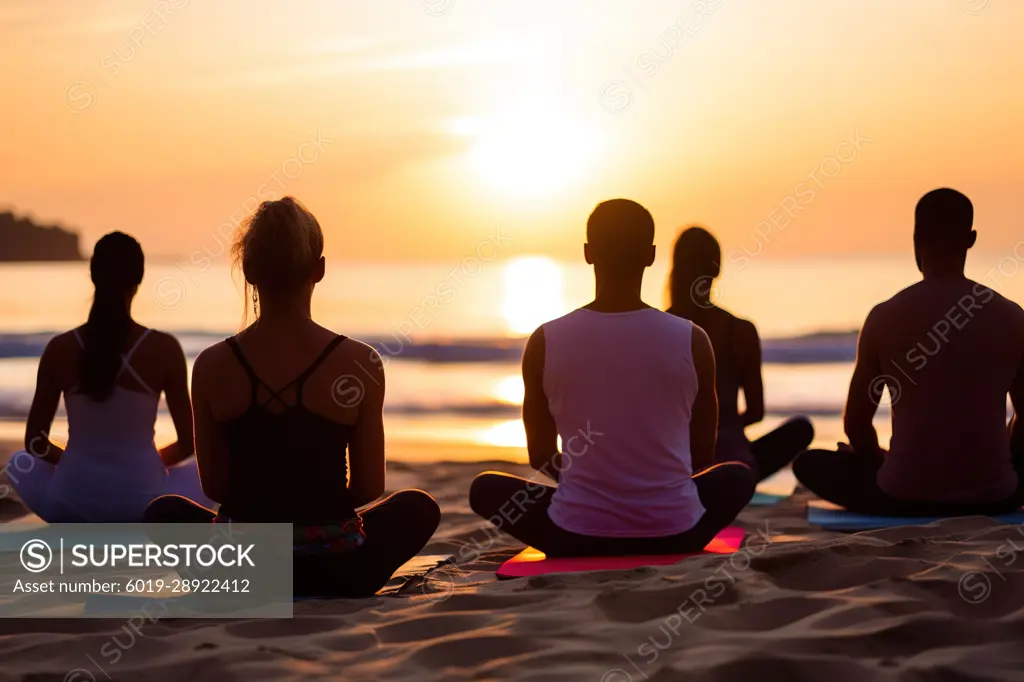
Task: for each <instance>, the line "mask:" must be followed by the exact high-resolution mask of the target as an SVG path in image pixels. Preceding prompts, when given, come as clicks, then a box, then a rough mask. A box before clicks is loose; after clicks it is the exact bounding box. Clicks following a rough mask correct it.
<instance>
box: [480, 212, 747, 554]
mask: <svg viewBox="0 0 1024 682" xmlns="http://www.w3.org/2000/svg"><path fill="white" fill-rule="evenodd" d="M583 253H584V256H585V258H586V261H587V263H589V264H591V265H593V266H594V278H595V281H596V294H595V297H594V300H593V301H592V302H591V303H589V304H587V305H586V306H584V307H582V308H579V309H578V310H574V311H573V312H571V313H569V314H568V315H565V316H563V317H560V318H558V319H556V320H552V321H551V322H547V323H545V324H544V325H542V326H541V327H540V328H539V329H537V331H535V332H534V333H533V335H532V336H531V337H530V339H529V341H528V342H527V344H526V349H525V351H524V353H523V383H524V385H525V396H524V399H523V426H524V427H525V429H526V441H527V449H528V451H529V457H530V465H531V466H532V467H533V468H535V469H536V470H537V471H539V472H541V473H544V474H545V475H547V476H549V477H551V478H552V479H554V480H556V481H557V482H558V486H557V487H555V486H551V485H546V484H544V483H539V482H535V481H529V480H526V479H523V478H519V477H517V476H511V475H508V474H503V473H498V472H485V473H482V474H480V475H479V476H477V477H476V479H475V480H474V481H473V483H472V485H471V487H470V492H469V501H470V506H471V507H472V508H473V510H474V511H475V512H476V513H477V514H479V515H480V516H483V517H484V518H486V519H488V520H490V521H491V522H492V523H495V524H496V525H498V526H499V527H500V528H501V529H502V530H505V531H506V532H507V533H509V534H511V535H512V536H513V537H515V538H516V539H518V540H520V541H521V542H524V543H526V544H527V545H531V546H533V547H536V548H537V549H539V550H541V551H543V552H544V553H546V554H548V555H551V556H585V555H625V554H674V553H681V552H694V551H699V550H701V549H702V548H704V547H705V546H706V545H707V544H708V543H709V542H710V541H711V540H712V539H713V538H714V537H715V535H716V534H717V533H718V532H719V531H720V530H722V529H723V528H725V526H727V525H728V524H729V523H730V522H732V521H733V519H735V518H736V515H737V514H739V512H740V510H742V509H743V508H744V507H745V506H746V505H747V503H748V502H749V501H750V499H751V497H752V496H753V494H754V486H755V483H756V482H755V479H754V474H753V472H752V471H751V470H750V468H749V467H748V466H746V465H745V464H742V463H738V462H729V463H725V464H719V465H715V462H714V460H715V435H716V432H717V428H718V400H717V398H716V397H715V381H714V377H715V358H714V353H713V352H712V349H711V342H710V341H709V340H708V337H707V335H706V334H705V333H704V332H703V331H702V330H701V329H700V327H697V326H696V325H694V324H693V323H692V322H689V321H687V320H684V319H681V318H679V317H676V316H674V315H669V314H667V313H664V312H662V311H660V310H657V309H656V308H652V307H651V306H649V305H647V304H646V303H644V302H643V300H642V299H641V298H640V286H641V283H642V281H643V275H644V270H645V269H647V268H648V267H649V266H650V265H651V263H653V262H654V220H653V218H652V217H651V214H650V213H648V212H647V210H646V209H645V208H644V207H643V206H641V205H640V204H637V203H636V202H633V201H629V200H626V199H614V200H611V201H606V202H604V203H602V204H599V205H598V206H597V208H595V209H594V212H593V213H592V214H591V215H590V218H589V220H588V221H587V243H586V244H584V247H583ZM559 437H560V438H561V441H562V450H561V451H559V447H558V439H559ZM506 522H507V523H506Z"/></svg>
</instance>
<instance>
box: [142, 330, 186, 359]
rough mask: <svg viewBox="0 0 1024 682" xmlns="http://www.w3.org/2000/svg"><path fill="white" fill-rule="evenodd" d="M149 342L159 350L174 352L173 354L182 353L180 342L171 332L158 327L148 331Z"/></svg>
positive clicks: (162, 352)
mask: <svg viewBox="0 0 1024 682" xmlns="http://www.w3.org/2000/svg"><path fill="white" fill-rule="evenodd" d="M149 343H151V344H153V346H154V347H155V348H156V349H157V350H159V351H160V352H161V354H164V353H174V354H175V355H178V354H184V350H182V348H181V342H180V341H178V338H177V337H176V336H174V335H173V334H168V333H167V332H162V331H160V330H159V329H151V330H150V332H149Z"/></svg>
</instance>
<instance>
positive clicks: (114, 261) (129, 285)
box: [19, 232, 201, 522]
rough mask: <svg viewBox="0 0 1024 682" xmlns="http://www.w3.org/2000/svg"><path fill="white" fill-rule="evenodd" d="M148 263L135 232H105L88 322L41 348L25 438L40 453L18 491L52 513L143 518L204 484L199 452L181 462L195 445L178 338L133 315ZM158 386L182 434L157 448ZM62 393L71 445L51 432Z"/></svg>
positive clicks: (93, 271)
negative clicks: (158, 503) (168, 497)
mask: <svg viewBox="0 0 1024 682" xmlns="http://www.w3.org/2000/svg"><path fill="white" fill-rule="evenodd" d="M143 272H144V259H143V254H142V248H141V246H140V245H139V243H138V242H137V241H135V239H133V238H132V237H130V236H129V235H126V234H123V233H120V232H114V233H111V234H108V235H106V236H104V237H103V238H102V239H100V240H99V241H98V242H97V243H96V246H95V248H94V250H93V255H92V258H91V259H90V275H91V278H92V281H93V284H94V285H95V294H94V297H93V303H92V306H91V308H90V311H89V317H88V320H87V322H86V323H85V324H84V325H82V326H80V327H77V328H75V329H73V330H71V331H69V332H67V333H64V334H60V335H58V336H56V337H55V338H54V339H52V340H51V341H50V343H49V344H48V345H47V347H46V349H45V351H44V352H43V356H42V357H41V358H40V366H39V378H38V381H37V385H36V395H35V397H34V399H33V404H32V408H31V410H30V413H29V418H28V420H27V426H26V439H25V440H26V450H27V453H28V454H30V455H34V456H36V457H39V458H40V459H42V460H43V461H42V462H39V463H37V464H38V466H33V467H32V469H31V471H30V472H29V474H28V475H27V476H26V477H25V478H26V480H25V481H22V482H21V483H20V484H19V493H20V494H21V495H22V498H23V499H24V500H25V501H26V503H27V504H28V505H29V507H30V508H33V511H36V513H38V514H40V516H43V517H44V518H47V519H48V520H70V521H74V520H80V521H114V522H117V521H120V522H129V521H139V520H140V519H141V517H142V513H143V511H144V510H145V508H146V506H147V505H148V504H149V502H150V501H152V500H153V499H154V498H156V497H159V496H161V495H165V494H168V493H183V494H196V495H200V494H201V493H200V491H199V484H198V475H197V472H196V470H195V464H194V462H192V463H191V466H189V465H187V464H182V463H183V462H184V461H185V460H187V459H188V458H189V457H190V456H191V455H192V454H193V452H194V448H193V445H192V442H193V441H192V414H191V405H190V402H189V397H188V387H187V374H186V366H185V357H184V354H183V352H182V350H181V346H180V345H179V344H178V342H177V340H175V339H174V337H172V336H170V335H169V334H164V333H161V332H158V331H155V330H151V329H147V328H146V327H143V326H142V325H140V324H138V323H137V322H136V321H135V320H134V319H133V318H132V316H131V303H132V300H133V299H134V296H135V294H136V292H137V290H138V286H139V284H140V282H141V281H142V277H143ZM161 394H164V395H166V397H167V405H168V409H169V410H170V412H171V417H172V419H173V420H174V426H175V430H176V431H177V433H178V440H177V441H176V442H174V443H172V444H170V445H168V446H166V447H164V448H162V449H160V450H158V449H157V447H156V445H155V443H154V440H153V437H154V427H155V422H156V419H157V411H158V406H159V400H160V396H161ZM61 395H63V397H64V402H65V405H66V408H67V418H68V443H67V447H66V449H64V448H60V447H58V446H56V445H55V444H53V443H52V442H50V441H49V429H50V426H51V424H52V419H53V416H54V412H55V410H56V406H57V402H58V400H59V398H60V396H61ZM179 465H180V466H179Z"/></svg>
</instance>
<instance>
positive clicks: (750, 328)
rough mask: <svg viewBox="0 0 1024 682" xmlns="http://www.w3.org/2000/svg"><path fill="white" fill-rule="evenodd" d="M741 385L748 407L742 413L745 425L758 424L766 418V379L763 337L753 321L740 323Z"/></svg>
mask: <svg viewBox="0 0 1024 682" xmlns="http://www.w3.org/2000/svg"><path fill="white" fill-rule="evenodd" d="M740 329H741V332H740V338H739V344H740V357H742V358H743V364H742V367H741V369H740V386H741V387H742V388H743V402H744V403H745V404H746V409H745V410H744V411H743V414H741V415H740V419H741V420H742V421H743V425H744V426H750V425H751V424H756V423H758V422H759V421H761V420H762V419H764V380H763V379H762V377H761V339H760V337H758V335H757V327H755V326H754V325H753V324H752V323H750V322H747V321H743V322H741V323H740Z"/></svg>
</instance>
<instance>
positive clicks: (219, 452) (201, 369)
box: [175, 349, 228, 503]
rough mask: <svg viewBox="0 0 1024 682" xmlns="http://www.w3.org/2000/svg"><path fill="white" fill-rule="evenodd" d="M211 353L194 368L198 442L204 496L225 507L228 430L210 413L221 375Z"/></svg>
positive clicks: (202, 354) (203, 353)
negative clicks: (226, 431)
mask: <svg viewBox="0 0 1024 682" xmlns="http://www.w3.org/2000/svg"><path fill="white" fill-rule="evenodd" d="M209 353H210V350H209V349H207V350H205V351H203V352H202V353H200V354H199V357H197V358H196V362H195V365H194V366H193V368H192V408H193V415H194V417H195V440H194V442H195V451H196V462H197V463H198V464H199V478H200V482H201V483H202V486H203V492H204V493H205V494H206V496H207V497H209V498H210V499H211V500H213V501H215V502H221V503H222V502H224V498H225V496H226V494H227V484H228V437H227V433H225V431H224V428H223V427H222V426H221V425H220V424H218V423H217V420H216V419H214V418H213V411H212V410H211V409H210V400H211V397H212V387H213V386H215V385H216V381H217V375H216V373H215V372H216V367H215V365H214V362H215V360H214V358H211V357H210V356H209ZM175 428H177V424H175ZM179 434H180V432H179Z"/></svg>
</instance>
